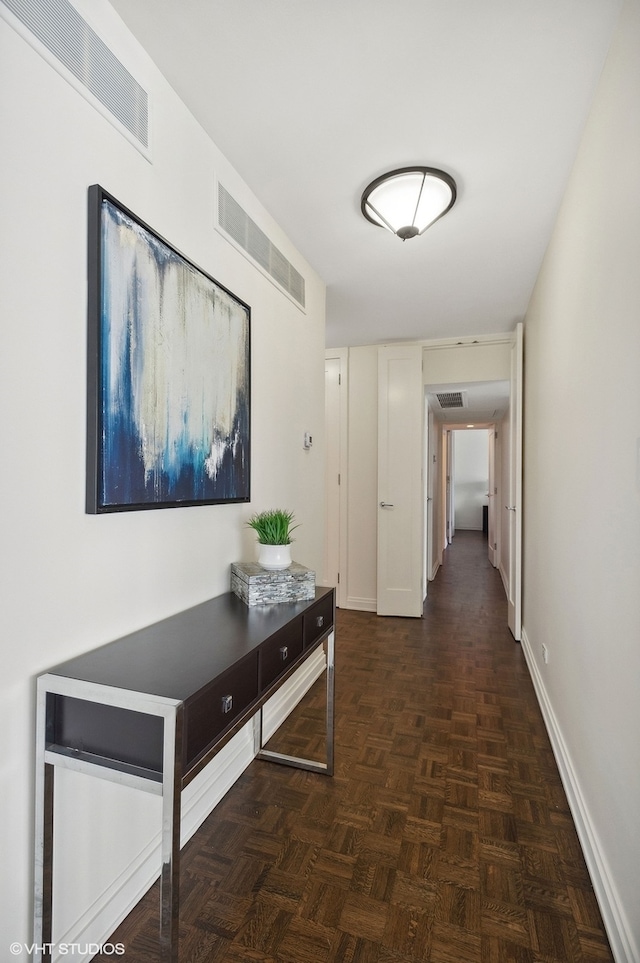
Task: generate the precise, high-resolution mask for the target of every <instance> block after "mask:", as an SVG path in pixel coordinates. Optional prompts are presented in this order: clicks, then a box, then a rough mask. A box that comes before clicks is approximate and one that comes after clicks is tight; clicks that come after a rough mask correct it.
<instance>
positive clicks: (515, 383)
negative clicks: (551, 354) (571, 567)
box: [506, 323, 523, 642]
mask: <svg viewBox="0 0 640 963" xmlns="http://www.w3.org/2000/svg"><path fill="white" fill-rule="evenodd" d="M522 370H523V346H522V323H519V324H517V325H516V330H515V335H514V340H513V345H512V347H511V418H510V426H511V439H510V466H509V504H508V505H507V506H506V507H507V514H508V517H509V592H508V598H507V602H508V616H507V620H508V625H509V628H510V630H511V633H512V635H513V637H514V639H516V641H518V642H519V641H520V633H521V629H522Z"/></svg>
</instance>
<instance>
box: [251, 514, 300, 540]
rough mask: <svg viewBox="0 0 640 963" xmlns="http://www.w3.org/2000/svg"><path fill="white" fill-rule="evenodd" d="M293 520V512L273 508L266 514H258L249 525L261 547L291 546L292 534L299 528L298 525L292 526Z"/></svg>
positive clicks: (252, 517)
mask: <svg viewBox="0 0 640 963" xmlns="http://www.w3.org/2000/svg"><path fill="white" fill-rule="evenodd" d="M293 518H294V515H293V512H287V511H284V510H283V509H281V508H272V509H270V510H269V511H266V512H256V514H255V515H252V516H251V518H250V519H249V521H248V522H247V525H248V526H249V528H252V529H253V530H254V532H255V533H256V534H257V536H258V541H259V542H260V544H261V545H289V544H290V543H291V542H292V541H293V539H292V538H291V532H292V531H293V530H294V528H298V525H292V524H291V522H292V521H293Z"/></svg>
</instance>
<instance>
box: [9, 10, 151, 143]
mask: <svg viewBox="0 0 640 963" xmlns="http://www.w3.org/2000/svg"><path fill="white" fill-rule="evenodd" d="M0 4H2V6H4V7H6V9H7V10H9V11H10V12H11V13H12V14H13V16H14V17H15V18H16V19H17V21H18V22H19V24H20V25H21V26H22V27H24V28H26V30H24V31H23V30H21V29H19V27H18V25H17V24H15V23H13V22H12V21H10V22H12V23H13V26H15V27H16V29H18V30H19V32H20V34H21V36H23V37H24V38H25V40H27V41H28V42H29V43H31V45H32V46H33V47H34V48H35V49H36V50H37V51H38V53H40V54H42V56H44V57H45V58H46V60H47V61H48V62H49V63H50V64H51V65H52V66H53V67H55V68H56V70H58V72H59V73H60V74H61V75H62V76H63V77H65V79H66V80H69V81H71V83H73V86H74V87H75V88H76V89H77V90H79V91H80V93H82V94H83V95H85V96H86V95H87V94H90V95H91V97H90V98H88V99H90V101H91V103H94V106H97V105H96V104H95V102H94V100H93V98H95V100H97V101H98V103H99V104H100V105H101V106H102V107H104V109H105V110H104V112H103V111H101V112H102V113H104V114H105V116H106V117H107V118H108V119H110V120H116V121H117V122H118V125H122V127H123V128H124V129H125V131H127V132H128V134H129V135H131V138H130V139H132V142H133V143H134V144H135V146H136V147H142V148H144V150H145V151H146V150H147V149H148V146H149V95H148V94H147V92H146V90H144V89H143V88H142V87H141V86H140V84H139V83H138V82H137V80H135V79H134V77H132V76H131V74H130V73H129V71H128V70H127V69H126V67H124V66H123V65H122V64H121V63H120V61H119V60H118V58H117V57H116V56H115V54H113V53H112V52H111V50H109V48H108V47H107V45H106V44H105V43H104V42H103V41H102V40H101V39H100V37H99V36H98V35H97V33H96V32H95V31H94V30H92V28H91V27H90V26H89V24H88V23H87V22H86V21H85V20H83V18H82V17H81V16H80V14H79V13H78V11H77V10H76V9H75V7H72V6H71V4H70V3H69V2H68V0H0ZM1 9H2V7H0V10H1ZM7 19H8V18H7ZM43 48H44V49H43ZM49 55H50V56H49ZM61 68H62V69H61ZM67 71H68V73H67ZM69 74H71V75H72V77H73V78H74V80H75V81H77V83H75V82H74V80H72V79H71V77H69Z"/></svg>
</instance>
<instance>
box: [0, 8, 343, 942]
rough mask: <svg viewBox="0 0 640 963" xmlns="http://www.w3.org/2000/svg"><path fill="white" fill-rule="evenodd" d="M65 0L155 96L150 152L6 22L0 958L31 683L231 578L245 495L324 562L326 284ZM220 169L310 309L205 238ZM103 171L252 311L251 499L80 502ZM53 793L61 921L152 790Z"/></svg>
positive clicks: (18, 833)
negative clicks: (280, 513)
mask: <svg viewBox="0 0 640 963" xmlns="http://www.w3.org/2000/svg"><path fill="white" fill-rule="evenodd" d="M77 6H78V7H79V9H80V11H81V12H82V13H83V14H84V15H85V17H86V18H87V19H88V20H89V22H90V23H91V25H92V26H93V27H94V29H95V30H96V31H97V32H98V33H99V34H100V35H101V36H102V38H103V39H104V40H105V42H106V43H107V44H108V45H109V46H111V48H112V49H113V50H114V52H115V53H116V55H117V56H118V57H119V59H120V60H121V61H122V62H123V63H124V64H125V66H126V67H127V68H128V69H129V70H130V71H131V73H133V74H134V76H136V78H137V79H138V80H139V81H140V82H141V83H142V84H143V86H145V87H146V88H147V89H149V90H150V92H151V104H152V141H153V144H152V152H153V156H152V163H149V162H148V161H147V160H146V159H145V158H144V157H143V156H142V155H141V154H140V153H139V152H138V151H137V150H136V149H135V148H133V147H132V146H131V145H130V144H129V143H128V142H127V140H125V139H124V138H123V137H122V136H121V134H119V133H118V132H117V131H116V130H115V128H114V127H113V126H112V125H111V124H110V123H109V122H108V121H107V120H105V119H104V118H103V117H102V116H101V115H100V114H99V113H98V112H97V111H96V110H95V109H94V108H93V107H92V106H91V105H90V104H89V103H88V102H87V101H86V100H85V99H83V98H82V97H81V96H80V95H79V94H78V93H77V92H76V91H75V90H74V89H73V88H72V87H71V86H70V85H69V84H68V83H67V82H66V81H65V80H64V79H63V78H62V77H60V76H59V74H58V73H56V72H55V71H54V70H53V69H52V67H51V66H50V65H48V64H47V63H46V62H45V60H44V59H42V58H41V57H40V56H39V55H38V54H37V53H36V52H35V51H34V50H33V49H32V48H31V47H30V46H29V45H28V44H27V43H26V42H25V41H24V40H23V39H22V38H21V37H20V36H19V35H18V34H17V33H16V32H15V31H14V30H13V29H12V28H11V27H10V26H9V25H8V24H7V23H6V22H5V21H4V20H2V19H0V71H1V77H0V119H1V126H2V130H3V131H4V135H3V143H2V178H1V180H0V192H1V210H2V217H1V219H0V232H1V238H0V241H1V245H2V263H3V269H2V270H3V281H2V287H1V290H0V298H1V305H0V318H1V324H2V350H1V352H0V358H1V364H2V373H1V377H0V397H1V399H2V411H3V413H4V418H3V426H4V428H3V435H2V459H3V461H2V472H1V475H0V478H1V485H2V490H1V493H0V506H1V508H0V511H2V546H3V552H2V574H1V576H0V590H1V592H2V600H1V603H0V619H1V620H2V628H1V633H0V637H1V639H2V674H1V683H0V684H1V685H2V698H1V705H2V732H3V752H2V773H1V780H2V784H1V787H0V797H1V798H2V801H3V813H2V814H3V818H2V821H1V826H2V828H1V830H0V831H1V832H2V836H3V839H2V844H1V846H0V851H1V852H2V892H1V893H0V906H1V907H2V912H1V913H0V917H1V920H2V922H1V924H0V926H1V929H0V957H2V958H3V959H4V958H9V957H8V955H7V954H8V950H7V947H8V945H9V944H10V943H11V942H14V941H17V942H28V941H30V938H31V923H30V917H31V864H32V854H33V848H32V835H33V825H32V821H33V776H32V771H33V744H34V725H33V713H34V678H35V676H36V675H37V674H38V673H40V672H42V671H44V670H46V669H47V668H48V667H50V666H52V665H54V664H56V663H58V662H61V661H63V660H64V659H67V658H69V657H71V656H73V655H75V654H77V653H80V652H84V651H86V650H88V649H91V648H93V647H94V646H97V645H100V644H101V643H104V642H107V641H110V640H111V639H114V638H117V637H118V636H120V635H123V634H125V633H127V632H129V631H131V630H133V629H136V628H138V627H141V626H143V625H145V624H147V623H149V622H152V621H155V620H158V619H160V618H162V617H164V616H166V615H169V614H171V613H174V612H176V611H178V610H180V609H182V608H185V607H186V606H189V605H191V604H195V603H197V602H200V601H202V600H204V599H206V598H209V597H211V596H214V595H217V594H220V593H221V592H224V591H227V589H228V584H229V565H230V563H231V562H232V561H234V560H238V559H247V558H253V557H254V539H253V535H252V533H251V532H250V531H248V530H246V528H245V526H244V521H245V520H246V518H247V517H248V515H249V514H250V513H251V511H252V510H255V509H256V508H261V507H269V506H273V505H274V504H277V505H280V504H282V505H286V506H288V507H291V508H293V509H294V510H295V512H296V515H297V518H298V521H299V522H300V523H301V527H300V529H299V530H298V532H297V533H296V534H297V540H296V543H295V545H294V557H295V558H296V559H297V560H299V561H301V562H303V563H304V564H306V565H308V566H309V567H311V568H313V569H315V570H317V571H319V572H320V571H322V560H323V539H324V508H323V506H324V499H323V477H324V476H323V464H322V452H323V440H324V423H323V422H324V405H323V397H324V286H323V284H322V283H321V281H320V279H319V278H318V277H317V276H316V275H315V274H314V272H313V271H312V270H311V269H310V267H309V266H308V265H307V264H306V263H305V262H304V261H303V260H302V258H301V257H300V255H299V254H298V253H297V252H296V251H295V250H294V249H293V248H292V246H291V244H290V243H289V241H288V240H287V238H286V237H285V236H284V235H283V234H282V232H281V231H280V230H279V228H278V226H277V225H276V224H275V223H273V221H272V220H271V219H270V217H269V216H268V215H267V213H266V211H265V210H264V209H263V208H262V206H261V205H260V204H259V202H258V200H257V199H256V198H255V197H254V196H253V195H252V194H251V192H250V191H249V189H248V188H247V187H246V185H245V184H244V183H243V182H242V180H241V179H240V177H239V175H238V174H237V173H236V172H235V171H234V170H233V169H232V168H231V167H230V165H229V164H228V163H227V162H226V160H225V159H224V157H223V156H222V155H221V154H220V153H219V151H218V150H217V149H216V147H215V146H214V145H213V144H212V143H211V141H210V140H209V139H208V138H207V137H206V135H205V134H204V132H203V131H202V129H201V128H200V127H199V125H198V124H197V123H196V122H195V121H194V119H193V117H192V116H191V115H190V114H189V113H188V112H187V110H186V109H185V108H184V107H183V105H182V104H181V102H180V101H179V100H178V98H177V97H176V95H175V93H174V92H173V91H172V90H171V88H170V87H169V86H168V84H167V83H166V82H165V81H164V80H163V78H162V77H161V76H160V75H159V73H158V72H157V71H156V69H155V68H154V66H153V64H152V63H151V62H150V61H149V60H148V58H147V57H146V55H145V54H144V53H143V52H142V51H141V49H140V48H139V47H138V45H137V43H136V42H135V41H134V40H133V38H132V37H131V35H130V34H129V33H128V31H127V30H126V29H125V28H124V26H123V25H122V23H121V21H120V20H119V18H118V17H117V16H116V15H115V14H114V12H113V10H112V9H111V7H110V6H109V5H108V3H106V2H105V0H91V2H89V0H81V2H80V3H78V4H77ZM216 176H220V178H221V180H222V181H223V183H224V185H225V187H226V188H227V189H228V190H229V191H230V192H231V193H232V194H233V195H234V196H235V197H236V198H237V199H238V200H239V201H240V202H241V203H242V204H243V206H244V207H245V209H246V210H247V211H248V212H249V213H250V215H251V216H252V217H253V219H254V220H255V221H257V223H258V224H259V225H260V226H261V227H262V228H263V229H264V230H265V231H266V232H267V233H268V234H269V235H270V236H271V238H272V240H273V241H274V242H275V243H276V244H277V246H278V247H279V248H280V250H281V251H282V252H283V253H284V254H285V255H286V256H287V257H288V258H289V259H290V260H291V261H292V262H293V263H294V264H295V266H296V267H297V268H298V269H299V270H300V271H301V272H302V273H303V274H304V276H305V278H306V282H307V287H306V293H307V311H306V314H304V313H302V312H301V311H300V310H298V308H297V307H296V306H294V305H293V304H292V302H291V301H290V300H288V299H287V298H286V297H285V296H284V295H283V294H282V293H281V292H280V291H279V290H278V289H277V288H276V287H275V285H274V284H272V283H271V282H270V281H269V280H267V279H266V278H265V277H264V276H263V275H262V274H261V273H260V272H259V271H258V270H257V269H256V268H255V267H254V266H252V264H251V263H250V262H249V261H248V260H247V259H246V258H245V257H244V256H242V255H241V254H240V253H238V252H237V251H236V250H235V249H234V248H233V247H232V246H231V245H230V244H229V243H228V242H227V241H226V240H225V239H224V238H223V237H222V236H221V235H220V234H218V233H216V231H215V230H214V227H213V225H214V196H215V195H214V184H215V177H216ZM93 183H100V184H101V185H102V186H103V187H104V188H105V189H106V190H108V191H109V192H111V193H112V194H114V195H115V196H116V197H117V198H118V199H119V200H121V201H122V202H123V203H124V204H125V205H127V206H128V207H129V208H131V209H132V210H133V211H134V212H135V213H136V214H137V215H139V216H140V217H141V218H142V219H143V220H144V221H146V222H147V223H148V224H150V225H151V226H152V227H153V228H154V229H155V230H157V231H158V232H159V233H160V234H161V235H163V236H164V237H166V238H167V239H168V240H169V241H170V242H171V243H173V244H174V245H175V246H176V247H177V248H178V249H180V250H181V251H183V252H184V253H185V254H186V255H187V256H188V257H189V258H191V259H192V260H193V261H194V262H195V263H196V264H199V265H200V266H201V267H202V268H203V269H204V270H205V271H207V272H208V273H210V274H211V275H213V276H214V277H215V278H216V279H218V280H219V281H220V282H221V283H223V284H224V285H225V286H227V287H228V288H229V289H230V290H232V291H233V292H234V293H236V294H237V295H238V296H239V297H240V298H242V299H243V300H244V301H246V302H247V303H248V304H249V305H251V308H252V371H253V376H252V417H253V421H252V504H251V505H219V506H207V507H201V508H184V509H173V510H167V511H147V512H144V511H143V512H131V513H123V514H111V515H105V516H89V515H86V514H85V512H84V497H85V494H84V484H85V396H86V246H87V240H86V236H87V226H86V221H87V187H88V185H90V184H93ZM305 430H307V431H310V432H311V433H312V434H313V436H314V446H313V448H312V449H311V450H310V451H304V450H303V435H304V431H305ZM89 784H91V785H89ZM59 786H60V793H59V797H58V802H59V806H58V811H57V820H58V822H59V825H60V833H59V834H58V839H59V841H60V840H61V841H62V843H63V847H62V849H63V850H64V852H63V854H62V855H60V854H59V855H60V859H59V860H58V867H57V874H58V879H60V880H62V885H61V887H59V888H58V890H57V893H56V895H57V902H56V906H55V916H56V921H57V929H58V935H59V934H60V932H61V929H62V930H65V931H66V929H67V928H69V927H71V929H73V926H74V924H75V922H77V920H78V919H79V918H80V917H81V916H82V917H83V919H84V918H85V917H87V918H89V917H91V918H93V916H92V914H93V915H95V914H98V913H99V910H100V906H101V900H103V898H104V894H105V892H106V891H107V890H108V889H109V888H110V887H111V888H113V887H114V886H117V885H118V877H119V874H121V873H126V872H127V871H128V867H129V866H130V865H131V863H132V860H135V859H137V858H138V856H139V855H140V853H141V852H142V851H144V849H145V847H147V846H148V845H150V843H149V840H150V838H151V836H152V834H153V832H155V830H156V829H158V828H159V826H158V823H157V818H156V817H157V814H158V809H157V805H156V803H157V800H155V799H153V798H152V797H147V796H145V795H142V794H139V793H133V791H125V790H122V789H120V788H118V787H114V786H111V785H109V784H107V783H102V782H100V783H99V784H97V783H96V782H95V781H93V780H89V779H87V778H86V777H80V776H72V774H69V773H63V778H60V779H59ZM89 810H92V811H89ZM96 825H97V826H98V827H100V831H99V832H98V833H97V834H96V831H95V829H96ZM71 850H73V853H72V854H71V853H70V851H71ZM87 850H88V851H87ZM71 855H72V856H73V860H74V861H73V862H69V861H68V860H69V859H70V858H71ZM65 860H67V862H65ZM95 935H96V934H95V933H93V937H94V938H95ZM102 935H104V934H102ZM15 958H16V959H18V958H19V957H15Z"/></svg>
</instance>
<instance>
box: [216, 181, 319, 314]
mask: <svg viewBox="0 0 640 963" xmlns="http://www.w3.org/2000/svg"><path fill="white" fill-rule="evenodd" d="M218 225H219V227H221V228H222V230H223V231H224V232H225V234H227V235H228V236H229V237H230V238H231V239H232V240H233V241H235V243H236V244H237V245H238V246H239V247H241V248H242V250H243V251H246V253H247V254H248V255H249V257H251V259H252V260H253V261H255V262H256V264H258V265H259V267H260V268H261V269H262V270H263V271H264V273H265V274H267V275H268V276H269V277H270V278H272V279H273V280H274V281H275V282H276V283H277V284H278V285H279V286H280V287H281V288H282V289H283V290H284V291H286V293H287V294H288V295H289V297H291V298H292V299H293V300H294V301H295V302H296V304H298V305H299V306H300V307H302V308H304V306H305V284H304V278H303V277H302V275H301V274H300V272H299V271H296V269H295V268H294V266H293V264H290V262H289V261H287V259H286V257H285V256H284V254H282V253H281V252H280V251H279V250H278V248H277V247H276V246H275V244H273V243H272V242H271V241H270V240H269V238H268V237H267V235H266V234H265V233H264V231H261V230H260V228H259V227H258V225H257V224H256V223H255V221H252V220H251V218H250V217H249V215H248V214H247V213H246V211H244V210H243V209H242V208H241V207H240V205H239V204H238V202H237V201H236V200H234V199H233V197H232V196H231V194H229V192H228V191H227V190H225V188H224V187H223V186H222V184H218Z"/></svg>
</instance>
